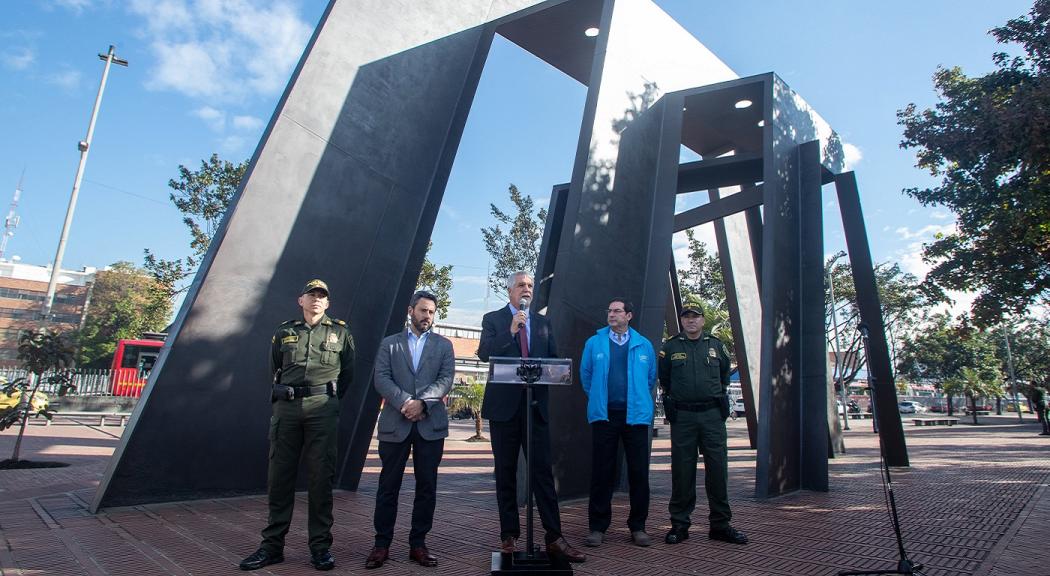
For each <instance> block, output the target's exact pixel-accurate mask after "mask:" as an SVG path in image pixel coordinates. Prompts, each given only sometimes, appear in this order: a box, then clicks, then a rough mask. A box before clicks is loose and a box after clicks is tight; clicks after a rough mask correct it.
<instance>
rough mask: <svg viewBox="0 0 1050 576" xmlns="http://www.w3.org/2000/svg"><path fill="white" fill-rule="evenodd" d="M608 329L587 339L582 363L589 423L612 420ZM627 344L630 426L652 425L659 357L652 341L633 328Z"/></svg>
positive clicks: (581, 374) (610, 343)
mask: <svg viewBox="0 0 1050 576" xmlns="http://www.w3.org/2000/svg"><path fill="white" fill-rule="evenodd" d="M609 330H611V328H609V327H608V326H606V327H605V328H602V329H601V330H598V333H597V334H595V335H594V336H591V337H590V338H588V339H587V344H586V345H585V346H584V348H583V357H582V358H581V359H580V383H581V384H582V385H583V391H584V393H586V394H587V421H588V422H596V421H599V420H608V419H609V346H611V345H612V341H611V340H610V339H609ZM628 331H629V333H630V335H631V337H630V340H628V341H627V344H626V346H628V349H627V423H628V424H644V425H646V426H649V425H652V423H653V390H654V389H655V388H656V353H655V352H654V351H653V345H652V343H650V342H649V339H648V338H646V337H645V336H642V335H641V334H639V333H638V332H637V331H636V330H635V329H634V328H628Z"/></svg>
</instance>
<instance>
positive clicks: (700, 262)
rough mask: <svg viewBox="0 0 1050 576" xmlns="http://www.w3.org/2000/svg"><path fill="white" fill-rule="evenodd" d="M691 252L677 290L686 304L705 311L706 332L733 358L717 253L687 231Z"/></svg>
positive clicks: (731, 336) (727, 307)
mask: <svg viewBox="0 0 1050 576" xmlns="http://www.w3.org/2000/svg"><path fill="white" fill-rule="evenodd" d="M685 236H686V241H687V243H688V244H687V245H688V249H689V255H688V258H689V267H688V268H685V269H682V270H678V287H679V289H680V290H681V292H682V303H683V304H686V303H688V304H695V305H698V306H700V307H701V308H702V309H703V310H704V329H705V330H706V331H708V332H710V333H711V334H714V335H715V336H717V337H718V339H719V340H721V341H722V343H724V344H725V345H726V348H728V349H729V352H730V355H732V353H733V351H734V350H735V347H734V341H733V328H732V326H731V325H730V324H729V306H728V304H727V303H726V286H725V280H724V279H723V278H722V264H721V263H720V262H719V260H718V253H717V252H708V251H707V244H705V243H704V242H702V241H700V240H698V239H697V238H696V234H695V233H694V232H693V230H692V229H689V230H686V231H685Z"/></svg>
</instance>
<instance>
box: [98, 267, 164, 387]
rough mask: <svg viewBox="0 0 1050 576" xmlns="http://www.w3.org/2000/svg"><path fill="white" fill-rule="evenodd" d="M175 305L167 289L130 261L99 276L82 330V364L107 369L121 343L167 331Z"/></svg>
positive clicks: (108, 269)
mask: <svg viewBox="0 0 1050 576" xmlns="http://www.w3.org/2000/svg"><path fill="white" fill-rule="evenodd" d="M171 306H172V304H171V299H170V298H169V297H168V293H167V290H166V288H165V287H164V286H162V285H161V284H160V283H159V282H158V281H157V280H156V278H153V277H152V276H150V275H149V274H148V273H146V271H144V270H141V269H139V268H136V267H135V265H134V264H132V263H130V262H117V263H115V264H113V265H112V266H110V267H109V268H107V269H106V270H102V271H101V272H98V273H96V274H95V285H94V287H93V288H92V292H91V306H89V307H88V310H87V314H86V315H85V318H84V327H83V328H82V329H81V331H80V337H79V344H80V354H79V360H80V364H81V365H83V366H88V367H104V366H106V365H107V364H108V361H109V358H111V357H112V355H113V352H114V350H115V349H116V346H117V340H120V339H122V338H138V337H139V336H140V335H141V334H142V333H143V332H159V331H161V330H163V329H164V327H165V325H166V324H167V322H168V318H169V317H170V316H171Z"/></svg>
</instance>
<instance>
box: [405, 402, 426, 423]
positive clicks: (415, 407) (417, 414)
mask: <svg viewBox="0 0 1050 576" xmlns="http://www.w3.org/2000/svg"><path fill="white" fill-rule="evenodd" d="M401 415H402V416H404V417H405V418H407V419H408V420H409V422H419V421H420V420H422V419H423V418H426V412H424V411H423V401H422V400H409V401H407V402H405V403H404V404H402V405H401Z"/></svg>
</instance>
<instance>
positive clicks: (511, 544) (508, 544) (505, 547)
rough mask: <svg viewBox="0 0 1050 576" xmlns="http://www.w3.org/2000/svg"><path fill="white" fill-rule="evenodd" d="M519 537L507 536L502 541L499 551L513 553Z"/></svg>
mask: <svg viewBox="0 0 1050 576" xmlns="http://www.w3.org/2000/svg"><path fill="white" fill-rule="evenodd" d="M517 543H518V539H517V538H515V537H513V536H507V537H506V538H504V539H503V542H501V543H500V546H499V551H500V552H503V553H504V554H513V553H514V549H515V548H517Z"/></svg>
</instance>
